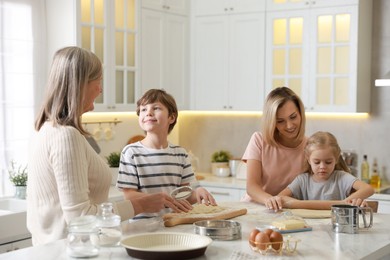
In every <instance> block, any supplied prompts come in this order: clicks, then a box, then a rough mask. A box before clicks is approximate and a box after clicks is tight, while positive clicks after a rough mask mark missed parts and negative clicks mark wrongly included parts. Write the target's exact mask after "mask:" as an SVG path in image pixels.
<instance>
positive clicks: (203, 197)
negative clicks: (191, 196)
mask: <svg viewBox="0 0 390 260" xmlns="http://www.w3.org/2000/svg"><path fill="white" fill-rule="evenodd" d="M195 193H196V201H197V202H198V203H199V204H201V203H202V202H203V203H204V204H205V205H212V206H217V202H216V201H215V199H214V197H213V195H211V194H210V192H208V191H207V190H206V189H205V188H202V187H199V188H197V189H196V190H195Z"/></svg>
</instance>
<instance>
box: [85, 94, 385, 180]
mask: <svg viewBox="0 0 390 260" xmlns="http://www.w3.org/2000/svg"><path fill="white" fill-rule="evenodd" d="M388 94H389V95H390V92H389V93H388ZM389 106H390V105H389ZM387 111H390V107H389V108H387ZM91 115H92V116H93V117H96V115H99V119H100V120H103V121H104V120H112V119H113V118H114V117H115V118H117V119H118V120H120V121H122V122H121V123H119V124H117V125H116V126H112V131H113V139H112V140H109V141H107V140H105V139H102V140H100V141H98V142H97V143H98V145H99V147H100V148H101V152H100V155H101V156H103V157H105V156H107V155H108V154H109V153H110V152H113V151H121V150H122V149H123V147H124V146H125V145H126V144H127V142H128V140H129V139H130V137H132V136H134V135H140V134H141V135H142V134H143V131H142V130H141V129H140V127H139V125H138V117H137V116H136V115H135V114H134V113H127V114H125V113H123V114H110V113H105V114H100V113H99V114H93V113H90V114H89V115H87V116H86V120H91ZM385 117H386V119H385V120H384V119H383V118H382V119H380V118H378V117H374V116H368V117H356V118H350V117H332V118H324V117H316V116H312V115H308V116H307V127H306V133H307V135H308V136H309V135H311V134H313V133H314V132H316V131H329V132H332V133H333V134H334V135H335V136H336V137H337V139H338V141H339V144H340V146H341V148H342V149H343V150H352V151H354V152H355V153H356V154H357V159H358V161H357V164H356V165H357V168H358V171H359V172H360V169H359V168H360V167H359V166H360V163H361V161H362V158H363V154H367V155H368V158H369V162H370V164H372V162H373V159H374V158H376V159H377V161H378V164H379V169H380V173H381V175H382V176H383V177H385V180H390V173H389V172H388V168H389V166H390V165H389V163H388V156H389V154H390V148H389V146H388V142H387V141H386V142H384V140H388V139H389V137H388V133H389V130H390V129H389V127H390V126H389V125H388V124H387V123H386V122H390V115H387V116H385ZM93 120H96V118H93ZM382 120H383V121H382ZM260 125H261V115H260V114H255V113H251V114H241V113H226V114H221V113H219V114H210V113H205V114H200V113H192V112H186V111H184V112H180V113H179V118H178V123H177V125H176V126H175V128H174V130H173V131H172V133H171V134H170V135H169V140H170V142H172V143H174V144H179V145H181V146H183V147H184V148H185V149H187V151H190V150H191V151H192V152H193V153H194V154H195V155H196V156H197V157H198V158H199V162H200V164H199V172H210V171H211V164H210V158H211V154H212V153H213V152H215V151H216V150H221V149H223V150H228V151H229V152H230V153H231V154H232V155H233V156H234V157H235V158H241V156H242V155H243V153H244V151H245V148H246V146H247V144H248V141H249V139H250V137H251V135H252V134H253V132H255V131H259V129H260ZM101 126H102V128H104V127H105V125H104V124H102V125H101ZM96 127H98V125H88V126H87V128H88V130H89V131H91V132H93V130H94V128H96Z"/></svg>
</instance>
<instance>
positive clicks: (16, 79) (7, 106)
mask: <svg viewBox="0 0 390 260" xmlns="http://www.w3.org/2000/svg"><path fill="white" fill-rule="evenodd" d="M43 11H44V0H0V21H1V22H0V167H1V174H0V196H9V195H12V194H13V189H14V188H13V186H12V184H11V183H10V182H9V179H8V170H7V169H8V165H9V164H10V161H11V160H15V161H16V162H18V163H19V164H27V160H28V142H29V136H30V135H31V133H32V131H33V125H34V117H35V108H36V106H35V100H36V99H37V98H35V97H37V96H36V93H39V91H38V89H41V87H42V85H43V84H44V83H43V82H44V81H43V80H42V79H43V78H44V77H43V75H42V74H45V71H46V64H45V61H46V58H45V57H46V56H45V55H44V53H43V50H44V45H45V44H44V40H43V39H44V30H43V29H42V28H45V26H44V24H43V22H42V21H43V19H44V15H43ZM41 19H42V20H41Z"/></svg>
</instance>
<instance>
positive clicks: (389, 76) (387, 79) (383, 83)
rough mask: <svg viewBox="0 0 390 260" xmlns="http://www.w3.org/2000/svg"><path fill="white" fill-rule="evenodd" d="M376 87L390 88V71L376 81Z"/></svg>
mask: <svg viewBox="0 0 390 260" xmlns="http://www.w3.org/2000/svg"><path fill="white" fill-rule="evenodd" d="M375 86H376V87H390V71H388V72H387V73H386V74H385V75H384V76H383V78H382V79H376V80H375Z"/></svg>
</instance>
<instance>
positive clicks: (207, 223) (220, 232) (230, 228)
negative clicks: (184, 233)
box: [194, 220, 241, 240]
mask: <svg viewBox="0 0 390 260" xmlns="http://www.w3.org/2000/svg"><path fill="white" fill-rule="evenodd" d="M194 229H195V233H196V234H199V235H203V236H208V237H210V238H212V239H215V240H236V239H240V238H241V224H240V223H238V222H236V221H232V220H201V221H197V222H195V223H194Z"/></svg>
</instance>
